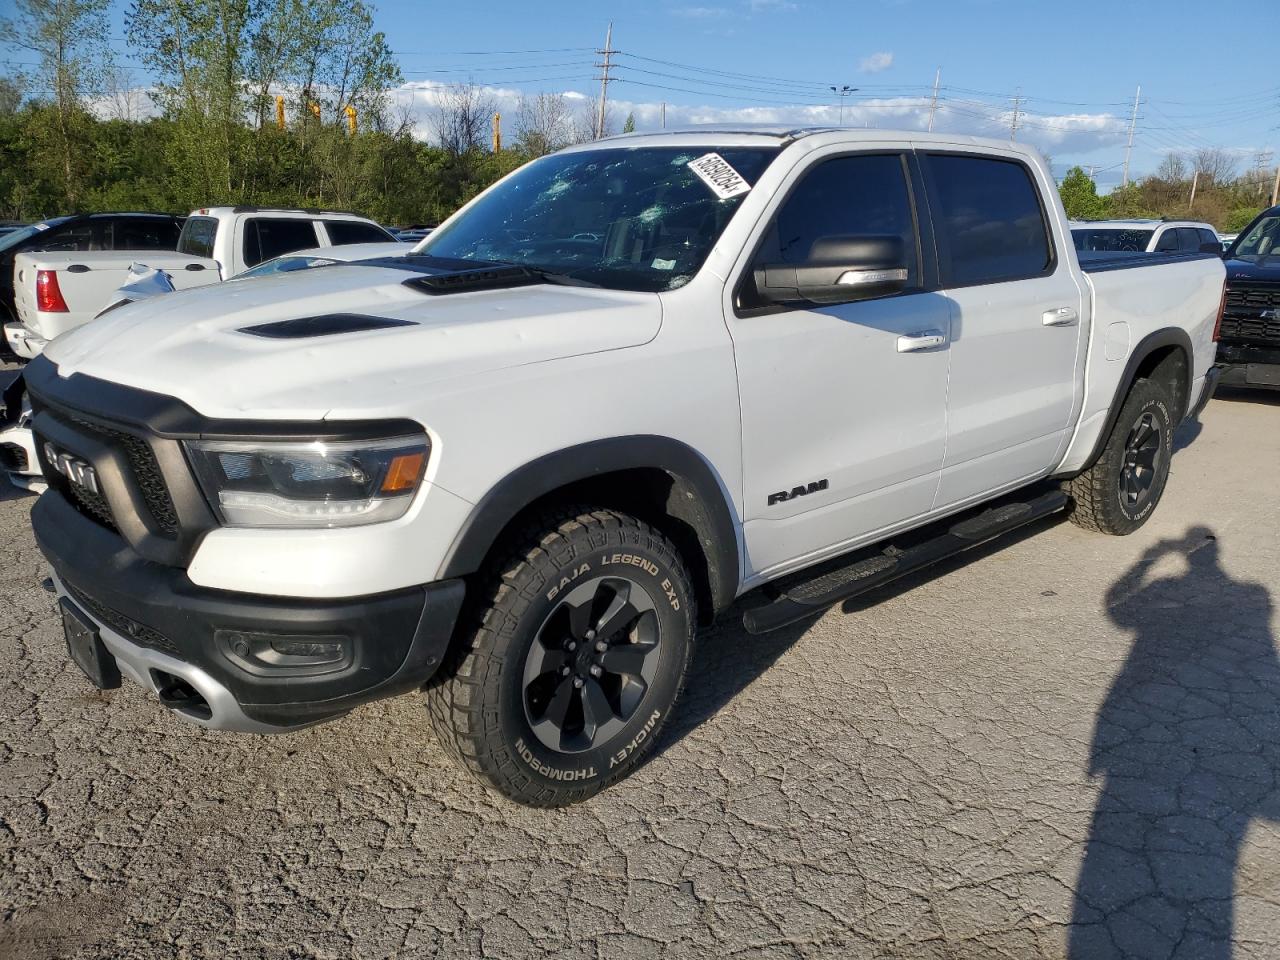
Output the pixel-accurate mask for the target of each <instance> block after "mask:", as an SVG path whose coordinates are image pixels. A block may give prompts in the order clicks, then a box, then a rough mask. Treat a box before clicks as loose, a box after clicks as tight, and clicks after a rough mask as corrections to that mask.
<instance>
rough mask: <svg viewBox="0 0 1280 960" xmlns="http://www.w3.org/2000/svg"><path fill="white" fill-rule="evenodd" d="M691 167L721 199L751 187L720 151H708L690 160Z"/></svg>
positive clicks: (744, 191) (734, 195)
mask: <svg viewBox="0 0 1280 960" xmlns="http://www.w3.org/2000/svg"><path fill="white" fill-rule="evenodd" d="M689 169H690V170H692V171H693V172H694V173H696V174H697V175H698V179H700V180H701V181H702V182H703V183H705V184H706V185H707V186H708V187H710V188H711V191H712V192H713V193H714V194H715V195H716V196H717V197H719V198H720V199H721V200H727V199H729V198H730V197H736V196H738V195H739V194H743V193H746V192H747V191H748V190H750V189H751V184H749V183H747V181H745V180H743V179H742V174H740V173H739V172H738V171H737V170H735V169H733V167H731V166H729V161H727V160H725V158H724V157H722V156H720V154H718V153H706V154H703V155H702V156H700V157H699V158H698V159H697V160H690V161H689Z"/></svg>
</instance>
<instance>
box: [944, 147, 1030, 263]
mask: <svg viewBox="0 0 1280 960" xmlns="http://www.w3.org/2000/svg"><path fill="white" fill-rule="evenodd" d="M928 163H929V170H930V180H931V184H930V186H931V189H932V197H931V202H930V208H931V210H932V212H933V221H934V230H935V234H936V236H937V240H938V255H939V260H940V261H941V262H940V266H941V268H942V277H943V283H944V284H945V285H947V286H954V287H961V286H971V285H973V284H978V283H998V282H1001V281H1006V280H1020V279H1025V278H1027V277H1039V276H1043V275H1044V274H1045V273H1047V272H1048V271H1049V270H1050V269H1051V268H1052V266H1053V247H1052V245H1051V243H1050V241H1049V231H1048V226H1047V224H1046V223H1045V216H1044V210H1043V208H1042V207H1041V205H1040V193H1039V191H1038V190H1037V189H1036V186H1035V183H1034V182H1033V181H1032V179H1031V175H1030V173H1029V171H1028V170H1027V168H1026V167H1024V166H1023V165H1022V164H1021V163H1017V162H1016V161H1012V160H996V159H992V158H990V157H969V156H954V155H940V154H933V155H931V156H930V157H929V158H928Z"/></svg>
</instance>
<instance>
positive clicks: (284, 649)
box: [213, 630, 355, 676]
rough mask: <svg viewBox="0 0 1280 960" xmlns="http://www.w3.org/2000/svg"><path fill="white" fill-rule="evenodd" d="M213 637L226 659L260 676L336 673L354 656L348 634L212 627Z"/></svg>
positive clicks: (349, 664) (352, 644) (345, 666)
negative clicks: (280, 632)
mask: <svg viewBox="0 0 1280 960" xmlns="http://www.w3.org/2000/svg"><path fill="white" fill-rule="evenodd" d="M213 639H214V642H215V643H216V644H217V645H218V647H219V649H221V650H222V652H223V653H224V654H226V656H227V657H228V658H229V659H231V660H232V661H234V662H235V663H236V664H237V665H239V666H240V667H242V668H243V669H245V670H247V671H249V672H250V673H254V674H257V675H259V676H263V675H276V676H288V675H295V676H296V675H315V674H322V673H336V672H338V671H340V670H345V669H346V668H347V667H349V666H351V662H352V660H353V658H354V646H355V643H354V641H353V640H352V638H350V637H340V636H332V635H317V636H307V635H305V634H304V635H298V634H292V635H284V634H278V633H256V632H253V631H249V630H215V631H214V634H213Z"/></svg>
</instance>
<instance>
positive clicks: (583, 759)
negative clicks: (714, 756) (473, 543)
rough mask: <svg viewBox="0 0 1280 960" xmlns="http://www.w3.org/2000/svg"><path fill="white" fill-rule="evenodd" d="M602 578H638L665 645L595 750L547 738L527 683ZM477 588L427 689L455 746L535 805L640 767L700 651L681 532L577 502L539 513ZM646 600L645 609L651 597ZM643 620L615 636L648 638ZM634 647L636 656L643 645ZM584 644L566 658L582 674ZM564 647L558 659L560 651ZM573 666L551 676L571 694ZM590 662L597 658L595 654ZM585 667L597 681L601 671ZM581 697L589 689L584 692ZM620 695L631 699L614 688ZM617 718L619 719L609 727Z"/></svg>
mask: <svg viewBox="0 0 1280 960" xmlns="http://www.w3.org/2000/svg"><path fill="white" fill-rule="evenodd" d="M595 581H600V582H602V583H604V584H606V585H608V588H609V589H614V588H615V587H616V585H617V583H618V582H622V581H625V582H627V583H630V584H631V586H630V587H627V588H624V589H627V590H634V587H639V588H640V590H639V591H638V592H635V593H634V596H635V597H637V598H640V597H642V595H643V597H644V598H645V600H644V602H647V603H648V604H649V607H650V609H649V610H648V612H647V613H645V614H643V615H642V616H644V617H646V618H650V617H651V619H646V620H645V621H644V623H645V624H646V630H647V631H648V633H647V636H648V637H656V638H657V639H656V640H655V641H653V642H654V643H656V644H657V646H658V648H660V652H659V654H658V656H657V659H656V660H655V661H654V662H655V663H656V666H655V667H652V668H648V667H647V668H646V669H651V670H652V678H651V679H650V680H649V681H648V682H647V685H646V686H645V688H644V691H643V693H642V694H639V696H640V697H641V699H640V700H639V701H638V704H633V705H632V708H631V709H632V712H631V713H630V714H629V715H627V719H626V721H625V723H624V724H623V725H622V726H621V727H620V728H619V729H616V730H615V731H614V732H613V733H612V734H610V735H609V736H608V737H607V739H602V740H601V742H600V743H595V742H594V740H592V741H591V745H590V746H589V747H586V748H580V749H578V750H576V751H573V752H561V751H560V750H557V749H554V748H552V747H551V746H549V745H548V744H547V743H545V742H543V741H542V740H541V739H540V736H541V737H547V736H548V733H547V730H548V729H550V728H548V727H547V726H546V724H545V718H542V719H543V721H544V722H542V723H541V724H540V727H541V729H542V731H543V732H542V733H541V734H538V733H536V732H535V731H534V727H533V723H534V719H533V717H534V714H533V712H532V709H533V708H532V706H531V704H534V703H535V701H534V700H533V699H531V696H532V695H531V694H530V692H529V691H530V690H533V689H534V687H533V683H534V682H536V681H533V682H531V681H528V680H527V679H526V675H527V674H528V673H529V672H530V671H531V670H532V671H533V672H535V673H536V672H537V670H538V669H540V668H539V667H538V666H537V664H539V663H541V662H542V659H543V658H544V657H546V656H548V654H547V653H544V651H546V650H550V649H552V648H553V647H554V645H553V644H549V643H548V642H546V638H547V637H548V636H550V635H551V634H555V635H556V636H565V637H566V639H565V640H564V646H565V648H566V650H567V648H568V644H569V642H570V640H569V639H567V637H568V634H567V633H564V632H563V631H560V630H559V629H558V627H559V626H560V625H562V624H563V623H564V622H565V621H562V620H554V618H556V617H567V616H571V614H572V612H573V611H576V610H578V609H580V607H581V604H579V605H578V606H577V607H570V606H569V603H570V599H571V598H572V597H573V596H576V595H578V594H581V593H582V592H583V591H587V592H588V593H589V592H590V591H591V590H592V589H594V588H593V587H592V583H593V582H595ZM476 587H477V593H476V594H475V600H474V601H473V602H472V603H471V604H469V612H468V616H469V620H468V626H467V628H466V632H465V634H464V635H463V636H461V637H460V638H459V640H458V642H457V644H456V649H454V650H453V651H452V652H451V654H450V655H449V657H448V658H447V659H446V662H445V664H444V666H443V668H442V670H441V672H440V674H439V675H438V679H437V680H436V681H434V682H433V683H432V684H431V685H430V686H429V687H428V688H427V691H426V700H427V709H428V712H429V715H430V717H431V723H432V726H433V727H434V728H435V731H436V735H437V736H438V738H439V740H440V742H441V743H442V744H443V745H444V746H445V748H446V750H447V751H448V752H449V753H451V754H452V755H453V757H454V758H455V759H456V760H457V761H458V762H459V763H460V764H461V765H462V766H463V767H464V768H465V769H466V770H467V771H469V772H470V773H471V774H472V775H474V776H475V777H476V778H478V779H479V780H480V781H481V782H482V783H485V784H487V785H488V786H491V787H493V788H494V789H496V790H497V791H498V792H500V793H502V794H503V795H504V796H506V797H508V798H509V799H511V800H514V801H516V802H517V803H521V804H525V805H527V806H534V807H559V806H565V805H567V804H571V803H577V802H580V801H582V800H586V799H587V798H588V797H591V796H593V795H594V794H596V793H599V792H600V791H601V790H603V789H604V788H605V787H607V786H609V785H610V784H611V783H613V782H615V781H617V780H619V779H621V778H622V777H625V776H627V775H628V774H629V773H631V772H632V771H633V770H635V769H636V767H637V766H639V764H640V763H641V762H642V761H643V759H644V757H645V755H646V754H647V753H648V751H649V750H650V749H651V748H652V746H653V744H654V742H655V741H656V740H657V738H658V735H659V734H660V732H661V730H662V728H663V725H664V724H665V722H666V721H667V719H668V717H670V715H671V712H672V711H673V709H674V708H675V705H676V702H677V700H678V699H679V696H680V692H681V689H682V687H683V685H684V680H685V674H686V672H687V670H688V666H689V660H690V657H691V655H692V652H693V634H694V625H695V624H696V623H697V616H696V611H695V609H694V592H693V587H692V584H691V581H690V578H689V574H688V571H687V570H686V568H685V565H684V562H683V561H682V559H681V557H680V554H679V553H678V552H677V550H676V548H675V546H674V545H673V544H672V543H671V541H670V540H668V539H667V538H666V537H665V536H663V535H662V534H661V533H660V532H659V531H657V530H656V529H654V528H653V527H651V526H649V525H648V524H646V523H643V522H641V521H639V520H637V519H635V518H634V517H630V516H627V515H626V514H622V513H617V512H614V511H612V510H596V509H591V508H573V509H570V510H567V511H561V512H558V513H556V514H552V515H548V516H545V517H543V518H541V519H540V520H538V521H536V522H534V523H533V524H532V525H531V526H530V528H528V530H527V532H526V533H524V534H523V535H521V536H517V537H516V538H515V539H514V540H513V542H512V548H511V549H510V550H509V551H508V552H507V554H506V556H505V557H504V559H503V560H502V562H500V563H497V564H495V565H494V566H493V567H491V568H490V570H489V571H488V573H487V574H482V575H481V577H480V578H479V580H478V581H477V585H476ZM605 599H606V600H608V596H607V595H606V598H605ZM637 603H639V604H640V605H642V606H643V603H642V602H641V600H639V599H638V600H637ZM610 609H612V608H610ZM594 610H595V607H592V606H588V611H589V612H588V613H587V614H583V615H582V618H581V620H582V622H585V621H586V620H588V619H592V618H593V615H594ZM562 611H568V612H562ZM608 619H609V618H607V617H604V616H603V615H602V616H600V617H599V618H598V625H599V626H600V628H601V629H604V627H605V626H606V625H607V624H606V620H608ZM553 621H554V624H555V626H553ZM639 629H640V628H639V626H636V627H634V628H633V629H632V630H631V631H630V633H629V636H630V638H631V639H630V640H629V641H628V640H627V639H626V638H624V637H620V636H619V635H616V634H614V635H611V636H613V637H614V639H616V640H618V641H619V642H620V643H621V644H622V645H623V646H626V644H627V643H637V644H638V643H640V640H639V639H638V631H639ZM592 634H593V636H594V631H592ZM608 640H609V638H597V639H596V640H594V641H593V642H592V643H591V644H590V648H591V650H593V651H594V650H598V649H599V646H598V644H600V643H605V642H606V641H608ZM646 642H647V641H646ZM535 644H538V646H537V648H536V649H535ZM607 645H608V644H607V643H606V646H607ZM575 646H576V644H575ZM626 649H627V651H629V652H631V653H632V654H634V653H635V652H636V651H638V650H640V649H641V647H630V646H627V647H626ZM645 649H647V647H645ZM609 650H610V651H611V652H612V651H613V647H609ZM586 652H587V651H586V649H585V648H583V649H581V650H579V651H578V653H577V654H570V653H568V652H566V653H564V654H563V656H564V657H565V658H567V660H568V661H570V662H573V663H574V664H575V666H573V667H572V669H573V670H575V671H578V670H579V669H580V664H579V663H578V661H575V660H574V657H578V660H581V659H582V655H583V654H584V653H586ZM554 654H555V655H556V656H560V654H559V652H558V648H555V651H554ZM592 655H596V656H600V657H603V656H606V655H607V654H592ZM624 655H625V654H624ZM584 662H585V661H584ZM597 662H598V661H597ZM530 664H534V666H532V667H531V666H530ZM565 669H569V668H568V667H561V666H558V667H556V668H555V669H554V670H552V671H551V672H548V673H546V674H544V675H543V676H544V681H545V682H546V683H555V684H556V686H555V688H554V689H555V690H557V691H558V692H562V688H561V687H560V686H559V685H558V684H559V681H558V680H556V677H557V675H558V674H559V673H560V672H562V671H563V670H565ZM581 669H582V670H583V671H586V670H590V669H595V667H594V666H593V665H591V664H590V663H587V665H586V666H582V667H581ZM584 676H585V680H586V683H587V685H588V686H590V684H591V676H590V675H586V674H585V673H584ZM597 676H599V675H598V674H597ZM637 676H638V674H637ZM566 677H567V679H566V681H565V682H568V683H573V682H576V680H577V679H578V676H577V674H576V673H575V674H574V675H573V676H570V675H566ZM611 679H614V680H615V681H616V678H611V677H610V676H609V675H605V676H604V678H603V679H602V680H600V681H599V684H600V687H592V688H591V689H592V690H595V691H596V692H597V694H598V692H599V690H600V689H601V688H602V687H604V686H605V685H606V684H607V683H609V682H610V680H611ZM623 683H630V681H623ZM579 689H580V690H581V688H579ZM557 695H559V693H557ZM578 695H579V696H581V697H585V696H586V691H582V692H580V693H579V694H578ZM569 696H570V697H572V696H574V694H570V695H569ZM614 696H615V697H620V696H621V694H620V693H616V688H615V694H614ZM597 702H598V701H597ZM617 702H619V703H620V702H621V701H620V700H618V701H617ZM585 709H586V708H585V706H584V705H583V701H582V700H579V701H578V709H577V713H576V714H574V716H576V717H577V718H578V719H579V720H582V718H583V717H584V716H585ZM623 713H624V714H625V708H624V710H623ZM548 715H550V708H548ZM561 716H562V717H563V716H564V714H561ZM617 722H618V721H617V720H611V721H610V724H609V726H610V727H612V726H615V725H616V723H617ZM570 726H571V724H570ZM606 729H607V728H606V727H601V728H596V730H595V731H594V733H593V736H594V734H599V736H601V737H603V736H604V733H605V730H606ZM551 736H553V737H554V736H555V734H554V732H553V734H551ZM578 738H579V739H578V741H576V742H577V743H578V744H579V746H580V747H581V743H582V742H583V741H584V740H587V739H590V738H588V737H587V736H586V733H585V732H580V733H579V734H578ZM558 742H561V743H563V741H558Z"/></svg>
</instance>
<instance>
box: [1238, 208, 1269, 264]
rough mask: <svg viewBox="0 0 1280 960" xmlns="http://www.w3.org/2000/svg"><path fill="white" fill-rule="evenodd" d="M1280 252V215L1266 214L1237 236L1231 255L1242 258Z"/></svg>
mask: <svg viewBox="0 0 1280 960" xmlns="http://www.w3.org/2000/svg"><path fill="white" fill-rule="evenodd" d="M1277 254H1280V216H1266V217H1263V218H1262V219H1261V220H1259V221H1258V222H1257V223H1255V224H1254V225H1253V226H1251V227H1250V228H1249V229H1248V230H1246V231H1245V232H1244V233H1242V234H1240V236H1239V237H1237V238H1236V242H1235V243H1234V244H1233V245H1232V247H1231V251H1230V255H1231V256H1233V257H1239V258H1241V259H1242V260H1244V259H1251V258H1257V257H1266V256H1275V255H1277Z"/></svg>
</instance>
